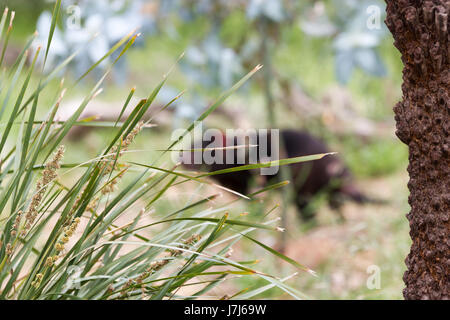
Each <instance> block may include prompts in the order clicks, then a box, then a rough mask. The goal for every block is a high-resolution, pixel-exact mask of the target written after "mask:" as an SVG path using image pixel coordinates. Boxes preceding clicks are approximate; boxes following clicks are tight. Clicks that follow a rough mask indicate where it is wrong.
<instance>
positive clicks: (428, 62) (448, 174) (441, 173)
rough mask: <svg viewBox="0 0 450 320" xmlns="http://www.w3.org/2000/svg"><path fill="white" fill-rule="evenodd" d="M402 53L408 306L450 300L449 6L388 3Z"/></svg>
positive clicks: (399, 118) (442, 2)
mask: <svg viewBox="0 0 450 320" xmlns="http://www.w3.org/2000/svg"><path fill="white" fill-rule="evenodd" d="M386 2H387V18H386V25H387V26H388V28H389V29H390V31H391V32H392V34H393V36H394V39H395V42H394V45H395V46H396V47H397V49H398V50H399V51H400V53H401V54H402V61H403V64H404V70H403V85H402V90H403V99H402V101H401V102H399V103H398V104H397V105H396V106H395V107H394V112H395V119H396V122H397V131H396V134H397V136H398V138H399V139H400V140H401V141H402V142H404V143H405V144H407V145H408V147H409V166H408V172H409V176H410V180H409V183H408V188H409V190H410V196H409V203H410V205H411V211H410V213H408V214H407V218H408V220H409V223H410V228H411V231H410V236H411V238H412V246H411V251H410V253H409V255H408V257H407V258H406V260H405V262H406V266H407V271H406V272H405V274H404V276H403V280H404V282H405V285H406V288H405V289H404V291H403V295H404V297H405V299H449V298H450V272H449V271H450V238H449V231H450V225H449V212H450V206H449V204H450V192H449V190H450V157H449V152H450V139H449V131H450V122H449V114H450V101H449V97H450V92H449V91H450V90H449V88H450V61H449V60H450V45H449V44H450V36H449V32H448V30H449V28H450V25H449V22H450V19H449V14H450V0H433V1H430V0H428V1H423V0H386Z"/></svg>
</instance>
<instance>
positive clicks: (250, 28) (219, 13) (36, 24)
mask: <svg viewBox="0 0 450 320" xmlns="http://www.w3.org/2000/svg"><path fill="white" fill-rule="evenodd" d="M0 4H1V5H2V7H4V6H9V7H10V8H11V9H13V10H15V11H16V12H17V14H16V18H15V19H16V22H15V26H16V29H15V30H14V33H15V37H14V38H15V39H19V41H23V42H25V41H26V40H27V39H28V35H30V34H32V33H33V32H34V31H35V30H37V31H38V32H39V39H46V38H47V34H46V33H47V32H48V29H49V21H50V20H49V16H50V14H51V8H52V4H53V2H52V1H44V0H33V1H30V0H10V1H9V0H1V1H0ZM63 7H64V9H63V10H64V12H62V15H63V17H64V19H62V20H61V21H59V25H58V28H57V31H56V34H55V36H54V40H53V45H52V50H51V51H50V53H51V56H50V58H49V62H50V63H49V65H51V62H54V63H56V62H58V61H61V60H63V59H64V58H66V57H67V56H68V55H70V54H71V53H73V51H74V50H77V49H80V48H81V49H80V50H82V52H81V54H80V55H79V57H78V58H77V59H75V61H74V63H73V64H71V65H70V66H69V67H68V69H67V70H66V71H65V74H66V77H67V81H73V80H74V79H76V78H77V76H79V75H80V72H81V71H84V70H85V69H86V66H88V65H90V64H92V63H93V62H94V61H96V60H97V59H98V58H99V57H101V56H102V55H103V54H104V53H106V52H107V51H108V50H109V48H110V47H111V46H112V45H113V44H114V43H115V42H116V41H117V39H119V38H121V37H123V36H124V35H125V34H127V33H129V32H130V31H132V30H133V29H135V28H139V30H140V31H141V32H142V35H141V36H140V37H139V39H138V41H137V43H136V45H135V46H134V48H133V49H132V50H131V51H130V52H129V53H127V56H126V58H125V59H123V61H122V62H120V63H119V64H118V65H117V67H116V70H115V72H114V73H113V77H112V79H111V81H110V82H109V83H108V86H107V87H105V90H104V92H103V93H102V95H101V96H100V97H99V99H100V100H101V101H102V103H104V104H107V105H108V107H107V108H103V109H102V108H101V107H100V106H97V107H98V109H97V110H102V111H101V112H105V113H107V112H111V113H113V114H115V115H116V114H117V113H118V112H119V111H120V105H121V104H120V103H121V101H118V102H117V103H116V100H117V99H118V98H119V97H120V98H121V97H123V96H126V95H127V92H128V90H129V88H130V86H133V85H135V84H139V86H137V87H138V88H139V87H144V88H146V89H148V88H151V87H153V86H155V85H156V84H157V82H158V81H159V79H160V78H159V75H160V74H164V73H165V72H166V71H167V70H169V69H170V68H171V66H172V65H173V64H174V62H175V61H176V58H177V57H178V56H179V55H180V54H181V53H182V52H184V57H183V58H182V59H181V60H180V62H179V64H178V66H177V67H176V68H175V70H174V72H173V74H172V75H171V77H170V78H169V79H168V86H167V87H165V88H163V90H162V91H161V94H160V96H159V97H158V98H159V100H160V103H167V102H168V100H170V99H171V98H172V97H173V96H174V93H175V94H176V93H177V92H180V91H181V90H183V89H187V93H186V94H184V96H183V97H182V98H181V99H179V101H177V103H176V104H174V106H173V108H172V107H171V108H172V109H171V110H170V113H169V116H168V117H166V118H161V119H157V121H159V123H158V128H157V130H154V131H152V132H146V133H145V134H144V135H143V137H140V138H139V139H138V140H139V141H138V144H140V145H141V146H142V148H143V149H145V146H146V141H149V140H148V139H152V141H154V142H155V143H156V144H158V141H160V138H161V137H163V136H164V137H167V135H168V133H170V131H171V130H172V129H173V128H177V127H180V126H182V125H183V124H185V123H187V121H188V120H192V119H195V118H196V117H197V116H198V115H199V113H200V112H201V111H202V110H203V109H204V108H205V107H207V105H208V104H209V103H210V101H211V100H212V99H213V97H216V96H217V94H218V93H220V92H222V91H223V90H224V89H227V88H229V87H230V86H231V85H232V84H233V83H234V82H235V81H236V80H238V79H240V78H241V77H242V76H243V75H244V74H245V73H247V72H248V71H249V70H250V69H252V68H253V67H254V66H255V65H257V64H259V63H261V64H263V65H264V69H263V70H262V72H259V73H258V74H257V76H256V77H255V79H254V80H253V81H252V82H251V83H249V84H247V85H245V86H244V87H243V88H241V89H240V90H239V91H238V93H237V94H236V95H234V96H233V97H231V99H230V100H229V102H227V104H226V105H225V106H224V108H222V110H223V113H218V114H215V115H213V116H212V117H211V118H210V119H208V120H207V124H209V125H210V126H219V127H221V128H231V127H245V126H248V127H268V126H270V125H271V124H270V122H271V121H270V113H271V112H272V113H273V115H272V116H273V117H274V118H275V119H276V126H277V127H294V128H303V129H306V130H308V131H310V132H312V133H314V134H315V135H317V136H319V137H321V138H322V139H324V140H325V141H327V142H328V144H329V145H330V148H331V149H332V150H333V151H338V152H339V153H340V155H341V157H342V158H343V159H344V161H345V162H346V164H347V165H348V166H349V167H350V168H351V169H352V171H353V173H354V175H355V176H356V177H357V179H358V181H359V182H360V184H361V186H362V187H363V188H364V189H365V190H366V191H367V192H368V193H369V194H370V193H373V194H378V195H381V196H382V197H385V198H388V199H389V201H390V204H389V206H386V207H364V208H359V207H356V206H352V205H349V207H348V208H346V209H345V211H346V212H344V214H345V216H346V217H347V222H346V223H344V224H338V223H337V222H336V219H335V218H333V217H332V214H330V213H329V212H328V211H327V210H328V209H327V208H325V207H324V206H323V205H321V204H320V203H319V204H318V205H319V206H321V208H322V207H323V209H322V210H321V213H320V219H319V220H320V223H319V225H320V227H317V228H315V229H314V230H304V228H302V226H298V227H297V228H293V230H290V231H289V238H290V240H291V241H292V249H291V251H292V252H291V253H293V254H294V255H296V254H297V255H298V258H299V260H300V261H301V262H302V263H306V262H304V261H302V258H304V256H306V257H307V259H309V258H308V257H309V256H311V257H310V258H311V259H312V261H311V264H312V266H313V267H316V268H318V271H319V273H320V274H322V275H323V276H321V278H320V281H315V280H314V279H312V280H311V279H308V280H306V279H300V280H297V281H298V283H297V284H298V285H299V286H302V289H303V290H305V289H304V288H306V291H307V292H308V293H310V294H311V296H313V297H318V298H401V290H402V283H401V276H402V272H403V269H404V265H403V257H404V256H405V254H406V251H407V248H408V246H409V242H408V241H409V239H408V237H407V222H406V220H405V219H404V216H403V215H404V213H405V212H406V211H407V207H406V204H405V203H406V198H407V190H406V174H405V168H406V164H407V150H406V148H405V147H404V146H403V145H402V144H401V143H400V142H398V141H397V139H396V138H395V136H394V130H395V129H394V127H395V125H394V121H393V113H392V106H393V105H394V104H395V103H396V101H397V100H398V99H399V97H400V85H401V70H402V65H401V61H400V57H399V53H398V52H397V50H396V49H395V48H394V47H393V45H392V38H391V36H390V34H389V33H388V32H387V31H386V28H385V26H384V22H383V21H384V1H381V0H370V1H369V0H320V1H319V0H316V1H314V0H308V1H296V0H248V1H244V0H198V1H191V0H164V1H159V0H133V1H127V0H95V1H94V0H84V1H83V0H79V1H73V0H67V1H63ZM378 13H379V14H380V15H379V16H378ZM378 23H379V24H378ZM39 39H38V40H39ZM38 44H40V45H44V46H45V42H44V43H43V42H42V41H36V45H38ZM15 45H17V46H19V45H20V43H17V44H15ZM106 65H107V62H105V63H104V64H101V65H100V66H99V67H98V68H99V70H101V69H102V68H103V67H104V66H106ZM98 74H100V72H99V73H98ZM93 80H94V79H91V81H93ZM87 81H89V80H87ZM55 85H57V84H55ZM80 90H82V89H80ZM137 93H139V89H138V92H137ZM69 99H74V100H76V99H77V95H76V93H72V94H71V96H69ZM70 105H71V104H70V103H67V108H69V110H70ZM93 109H95V106H94V107H93ZM99 112H100V111H99ZM108 134H109V132H108V130H107V129H101V130H98V131H96V132H94V133H89V137H90V138H89V141H88V142H87V143H86V141H85V140H83V139H78V140H77V139H74V141H73V142H72V144H73V145H74V146H75V147H76V148H74V150H76V151H75V152H71V151H70V149H69V150H68V156H67V157H68V158H69V159H70V157H71V159H73V160H74V161H78V160H79V159H81V155H82V152H80V150H82V151H83V152H85V153H88V152H89V145H92V144H96V143H97V142H98V141H102V140H105V137H106V136H107V135H108ZM166 140H167V139H166ZM161 145H165V143H161ZM150 157H151V155H150ZM149 161H150V159H149ZM319 200H320V199H319ZM319 200H318V201H319ZM271 201H272V203H273V202H274V201H275V202H276V201H278V199H276V196H275V199H272V198H268V199H265V200H264V202H268V203H270V202H271ZM165 205H166V206H168V207H170V205H171V204H170V201H168V202H167V203H166V204H165ZM260 206H261V204H260V203H250V204H249V205H248V207H247V208H244V209H247V210H248V211H249V212H250V213H252V212H253V213H255V212H257V211H258V210H259V208H260ZM292 219H294V220H295V217H292ZM294 225H299V223H298V221H296V222H295V223H294ZM301 241H303V243H297V242H301ZM336 242H338V243H339V246H338V248H337V249H336V247H335V245H336ZM330 243H333V244H330ZM314 245H316V247H314ZM304 247H305V248H310V251H311V250H312V251H314V253H311V252H309V251H307V250H306V249H305V248H304ZM299 248H300V249H299ZM301 248H303V249H301ZM245 250H246V248H245V247H243V248H242V253H240V254H244V253H245V252H246V251H245ZM302 250H303V251H302ZM288 251H289V250H288ZM322 251H323V252H324V253H323V254H322ZM252 254H254V255H256V256H257V252H256V253H252ZM302 254H303V256H302ZM322 255H323V256H322ZM319 256H320V257H319ZM264 263H265V264H266V265H267V268H273V265H271V260H270V258H267V260H265V261H264ZM368 264H377V265H379V266H380V267H381V269H382V271H383V278H382V288H381V289H380V290H369V289H367V287H366V284H365V280H366V278H367V274H366V270H365V267H366V265H368ZM236 286H241V287H242V288H244V287H245V283H244V284H243V283H237V284H236ZM279 294H280V293H279V292H276V291H275V292H272V291H269V293H268V294H267V296H264V297H273V296H278V295H279Z"/></svg>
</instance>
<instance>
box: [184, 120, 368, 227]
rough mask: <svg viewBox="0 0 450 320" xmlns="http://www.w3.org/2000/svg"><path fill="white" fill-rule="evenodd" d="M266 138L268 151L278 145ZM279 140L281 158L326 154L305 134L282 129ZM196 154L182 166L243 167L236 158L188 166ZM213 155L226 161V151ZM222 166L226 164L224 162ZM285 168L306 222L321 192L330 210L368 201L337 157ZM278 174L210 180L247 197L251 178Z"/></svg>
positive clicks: (246, 174)
mask: <svg viewBox="0 0 450 320" xmlns="http://www.w3.org/2000/svg"><path fill="white" fill-rule="evenodd" d="M267 136H268V140H267V142H268V144H267V145H268V149H269V150H271V148H270V147H271V146H272V144H273V143H277V144H278V143H279V142H278V141H271V139H270V134H268V135H267ZM279 138H280V140H281V141H282V142H283V144H284V148H280V155H279V156H280V159H281V158H293V157H300V156H307V155H314V154H320V153H328V152H329V150H328V148H327V146H326V145H325V144H324V143H323V142H322V141H321V140H320V139H318V138H316V137H314V136H312V135H310V134H309V133H307V132H305V131H300V130H291V129H283V130H280V136H279ZM222 139H223V146H226V147H230V145H227V144H226V140H227V139H226V137H225V135H223V136H222ZM258 141H259V139H258ZM212 142H214V141H213V140H212V141H211V140H210V141H203V142H202V148H208V147H210V144H211V143H212ZM237 145H238V143H237V139H236V138H235V139H234V143H233V146H237ZM259 147H260V145H259V144H258V147H257V148H259ZM283 150H284V152H283ZM203 151H204V150H203ZM195 152H201V151H198V150H196V151H193V152H192V153H190V155H191V158H190V159H188V160H189V161H186V159H184V160H183V161H182V162H183V164H184V166H185V167H187V168H189V169H193V170H197V171H208V172H213V171H217V170H222V169H226V168H232V167H237V166H241V165H243V164H236V161H235V160H236V155H235V158H234V159H233V161H232V164H220V163H219V164H217V163H212V164H209V165H206V164H204V163H203V164H197V165H195V164H194V165H193V164H187V163H192V160H193V157H194V154H195ZM212 152H213V153H214V152H223V157H224V159H225V160H226V151H225V150H223V149H216V150H215V151H212ZM260 160H261V159H258V161H260ZM224 163H226V162H225V161H224ZM246 163H248V156H247V157H246V160H245V164H246ZM288 167H289V169H290V178H291V183H293V185H294V191H295V203H296V205H297V207H298V209H299V212H300V214H301V216H302V218H303V219H305V220H308V219H311V218H313V217H314V215H315V213H314V212H312V211H311V210H309V209H310V208H308V207H309V206H308V204H309V203H310V201H311V200H312V199H313V197H314V196H316V195H317V194H319V193H321V192H324V193H326V194H327V197H328V203H329V205H330V207H332V208H334V209H339V208H340V206H341V204H342V203H343V201H344V200H345V199H349V200H352V201H355V202H358V203H364V202H369V201H371V200H370V199H368V198H367V197H366V196H365V195H363V194H362V193H361V192H359V191H358V189H357V188H356V187H355V186H354V184H353V181H352V177H351V173H350V171H349V169H348V168H347V167H346V166H345V165H344V164H343V163H342V161H341V160H340V159H339V157H337V156H336V155H328V156H325V157H324V158H322V159H320V160H314V161H309V162H302V163H295V164H291V165H289V166H288ZM280 171H281V170H280ZM280 171H279V172H278V173H277V174H276V175H274V176H263V175H260V171H259V169H253V170H245V171H238V172H231V173H225V174H219V175H213V176H212V177H213V178H214V179H215V180H217V181H218V182H219V183H220V184H221V185H223V186H224V187H227V188H229V189H232V190H234V191H237V192H239V193H241V194H247V193H248V192H249V187H250V184H251V181H252V179H253V178H255V177H257V176H259V177H258V178H259V179H260V180H262V181H264V182H266V183H267V182H269V181H271V180H272V181H273V180H277V179H280Z"/></svg>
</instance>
